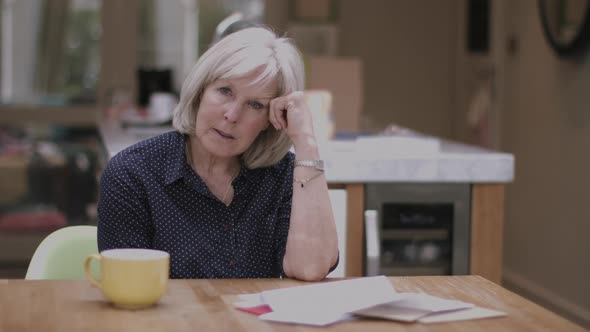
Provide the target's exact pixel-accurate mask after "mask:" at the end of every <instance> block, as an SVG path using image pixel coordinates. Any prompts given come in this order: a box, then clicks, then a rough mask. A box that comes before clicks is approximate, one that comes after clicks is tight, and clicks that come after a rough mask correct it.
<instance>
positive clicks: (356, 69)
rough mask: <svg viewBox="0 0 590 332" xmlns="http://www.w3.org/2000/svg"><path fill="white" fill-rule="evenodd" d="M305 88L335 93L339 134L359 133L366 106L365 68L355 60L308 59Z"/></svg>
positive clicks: (314, 57)
mask: <svg viewBox="0 0 590 332" xmlns="http://www.w3.org/2000/svg"><path fill="white" fill-rule="evenodd" d="M305 66H306V77H307V83H306V85H307V86H306V89H313V90H328V91H330V92H331V93H332V99H333V104H332V116H333V121H334V128H335V132H336V134H338V133H358V132H359V130H360V116H361V111H362V107H363V87H364V84H363V68H362V62H361V60H360V59H359V58H355V57H332V56H307V57H305Z"/></svg>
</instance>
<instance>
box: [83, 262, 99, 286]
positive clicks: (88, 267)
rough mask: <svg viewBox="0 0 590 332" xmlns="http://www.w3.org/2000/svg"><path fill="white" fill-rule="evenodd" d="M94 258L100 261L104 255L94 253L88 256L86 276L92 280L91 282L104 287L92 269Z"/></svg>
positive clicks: (85, 264) (85, 265) (85, 268)
mask: <svg viewBox="0 0 590 332" xmlns="http://www.w3.org/2000/svg"><path fill="white" fill-rule="evenodd" d="M92 259H96V260H97V261H98V262H99V263H100V261H101V260H102V257H100V255H99V254H94V255H90V256H88V257H86V260H85V261H84V273H85V274H86V278H88V280H90V282H91V283H92V284H93V285H94V286H96V287H98V288H102V285H101V283H100V281H98V279H96V277H95V276H94V275H93V274H92V272H91V271H90V262H91V261H92Z"/></svg>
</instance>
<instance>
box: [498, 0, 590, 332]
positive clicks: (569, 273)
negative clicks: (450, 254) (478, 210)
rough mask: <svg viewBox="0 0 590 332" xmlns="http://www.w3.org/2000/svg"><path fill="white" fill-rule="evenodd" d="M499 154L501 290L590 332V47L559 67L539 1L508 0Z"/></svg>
mask: <svg viewBox="0 0 590 332" xmlns="http://www.w3.org/2000/svg"><path fill="white" fill-rule="evenodd" d="M506 9H507V12H506V13H507V16H508V17H507V20H508V29H507V30H508V33H510V34H511V35H513V36H514V37H515V38H516V41H517V43H518V46H517V52H516V53H515V54H514V55H513V56H509V57H507V59H506V84H505V88H506V90H505V95H506V100H505V104H506V108H505V110H504V112H503V114H502V128H503V130H502V141H503V148H504V149H505V150H507V151H509V152H512V153H514V155H515V158H516V179H515V182H514V183H513V184H511V185H510V186H508V190H507V197H506V225H505V251H504V261H505V274H504V279H505V285H506V286H508V287H511V288H514V289H517V290H519V291H521V292H522V293H524V294H526V295H528V296H530V297H533V298H534V299H536V300H538V301H539V302H540V303H542V304H544V305H547V306H549V307H550V308H552V309H554V310H556V311H558V312H560V313H562V314H565V315H568V317H570V318H572V319H574V320H576V321H578V322H583V323H585V324H586V326H590V283H589V281H590V258H589V253H590V242H588V240H587V238H588V235H589V234H590V204H589V203H590V191H589V188H590V172H589V170H590V153H589V152H588V151H589V149H590V94H589V93H588V87H590V50H589V52H587V53H586V55H585V56H584V57H583V58H581V59H578V60H577V61H571V60H567V61H566V60H559V59H558V58H557V57H556V56H555V54H554V53H553V52H552V50H551V49H549V47H548V44H547V43H546V41H545V40H544V37H543V35H542V30H541V22H540V20H539V15H538V10H537V2H536V1H534V0H527V1H514V2H512V1H510V2H509V4H508V7H507V8H506Z"/></svg>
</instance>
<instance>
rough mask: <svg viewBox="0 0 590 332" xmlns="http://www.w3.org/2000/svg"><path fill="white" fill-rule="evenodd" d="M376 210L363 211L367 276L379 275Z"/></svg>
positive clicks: (379, 258) (379, 253) (379, 249)
mask: <svg viewBox="0 0 590 332" xmlns="http://www.w3.org/2000/svg"><path fill="white" fill-rule="evenodd" d="M378 220H379V219H378V218H377V210H365V234H366V235H365V236H366V237H367V238H366V241H365V244H366V248H365V249H366V252H367V270H366V275H367V276H376V275H379V265H380V261H381V257H380V255H381V248H380V242H381V241H379V222H378Z"/></svg>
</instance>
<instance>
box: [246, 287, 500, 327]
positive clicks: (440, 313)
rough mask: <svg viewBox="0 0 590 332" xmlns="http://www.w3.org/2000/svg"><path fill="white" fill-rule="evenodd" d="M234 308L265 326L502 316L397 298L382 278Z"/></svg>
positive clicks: (262, 296) (251, 297)
mask: <svg viewBox="0 0 590 332" xmlns="http://www.w3.org/2000/svg"><path fill="white" fill-rule="evenodd" d="M241 299H242V300H241V301H240V302H237V303H235V306H236V307H237V308H238V309H239V310H242V311H246V312H250V313H253V314H256V315H259V318H260V319H262V320H267V321H274V322H282V323H296V324H306V325H315V326H324V325H329V324H333V323H336V322H340V321H345V320H350V319H354V318H356V317H361V316H366V317H377V318H383V319H391V320H396V321H403V322H415V321H418V322H421V323H435V322H443V321H452V320H464V319H476V318H487V317H497V316H503V315H505V314H504V313H502V312H499V311H494V310H489V309H483V308H477V307H475V306H474V305H473V304H470V303H465V302H461V301H454V300H447V299H442V298H438V297H435V296H430V295H427V294H422V293H398V292H396V291H395V289H394V288H393V286H392V285H391V282H390V281H389V280H388V279H387V278H386V277H384V276H378V277H369V278H359V279H352V280H343V281H333V282H325V283H320V284H313V285H308V286H298V287H291V288H282V289H276V290H270V291H265V292H262V293H258V294H246V295H242V296H241Z"/></svg>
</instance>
